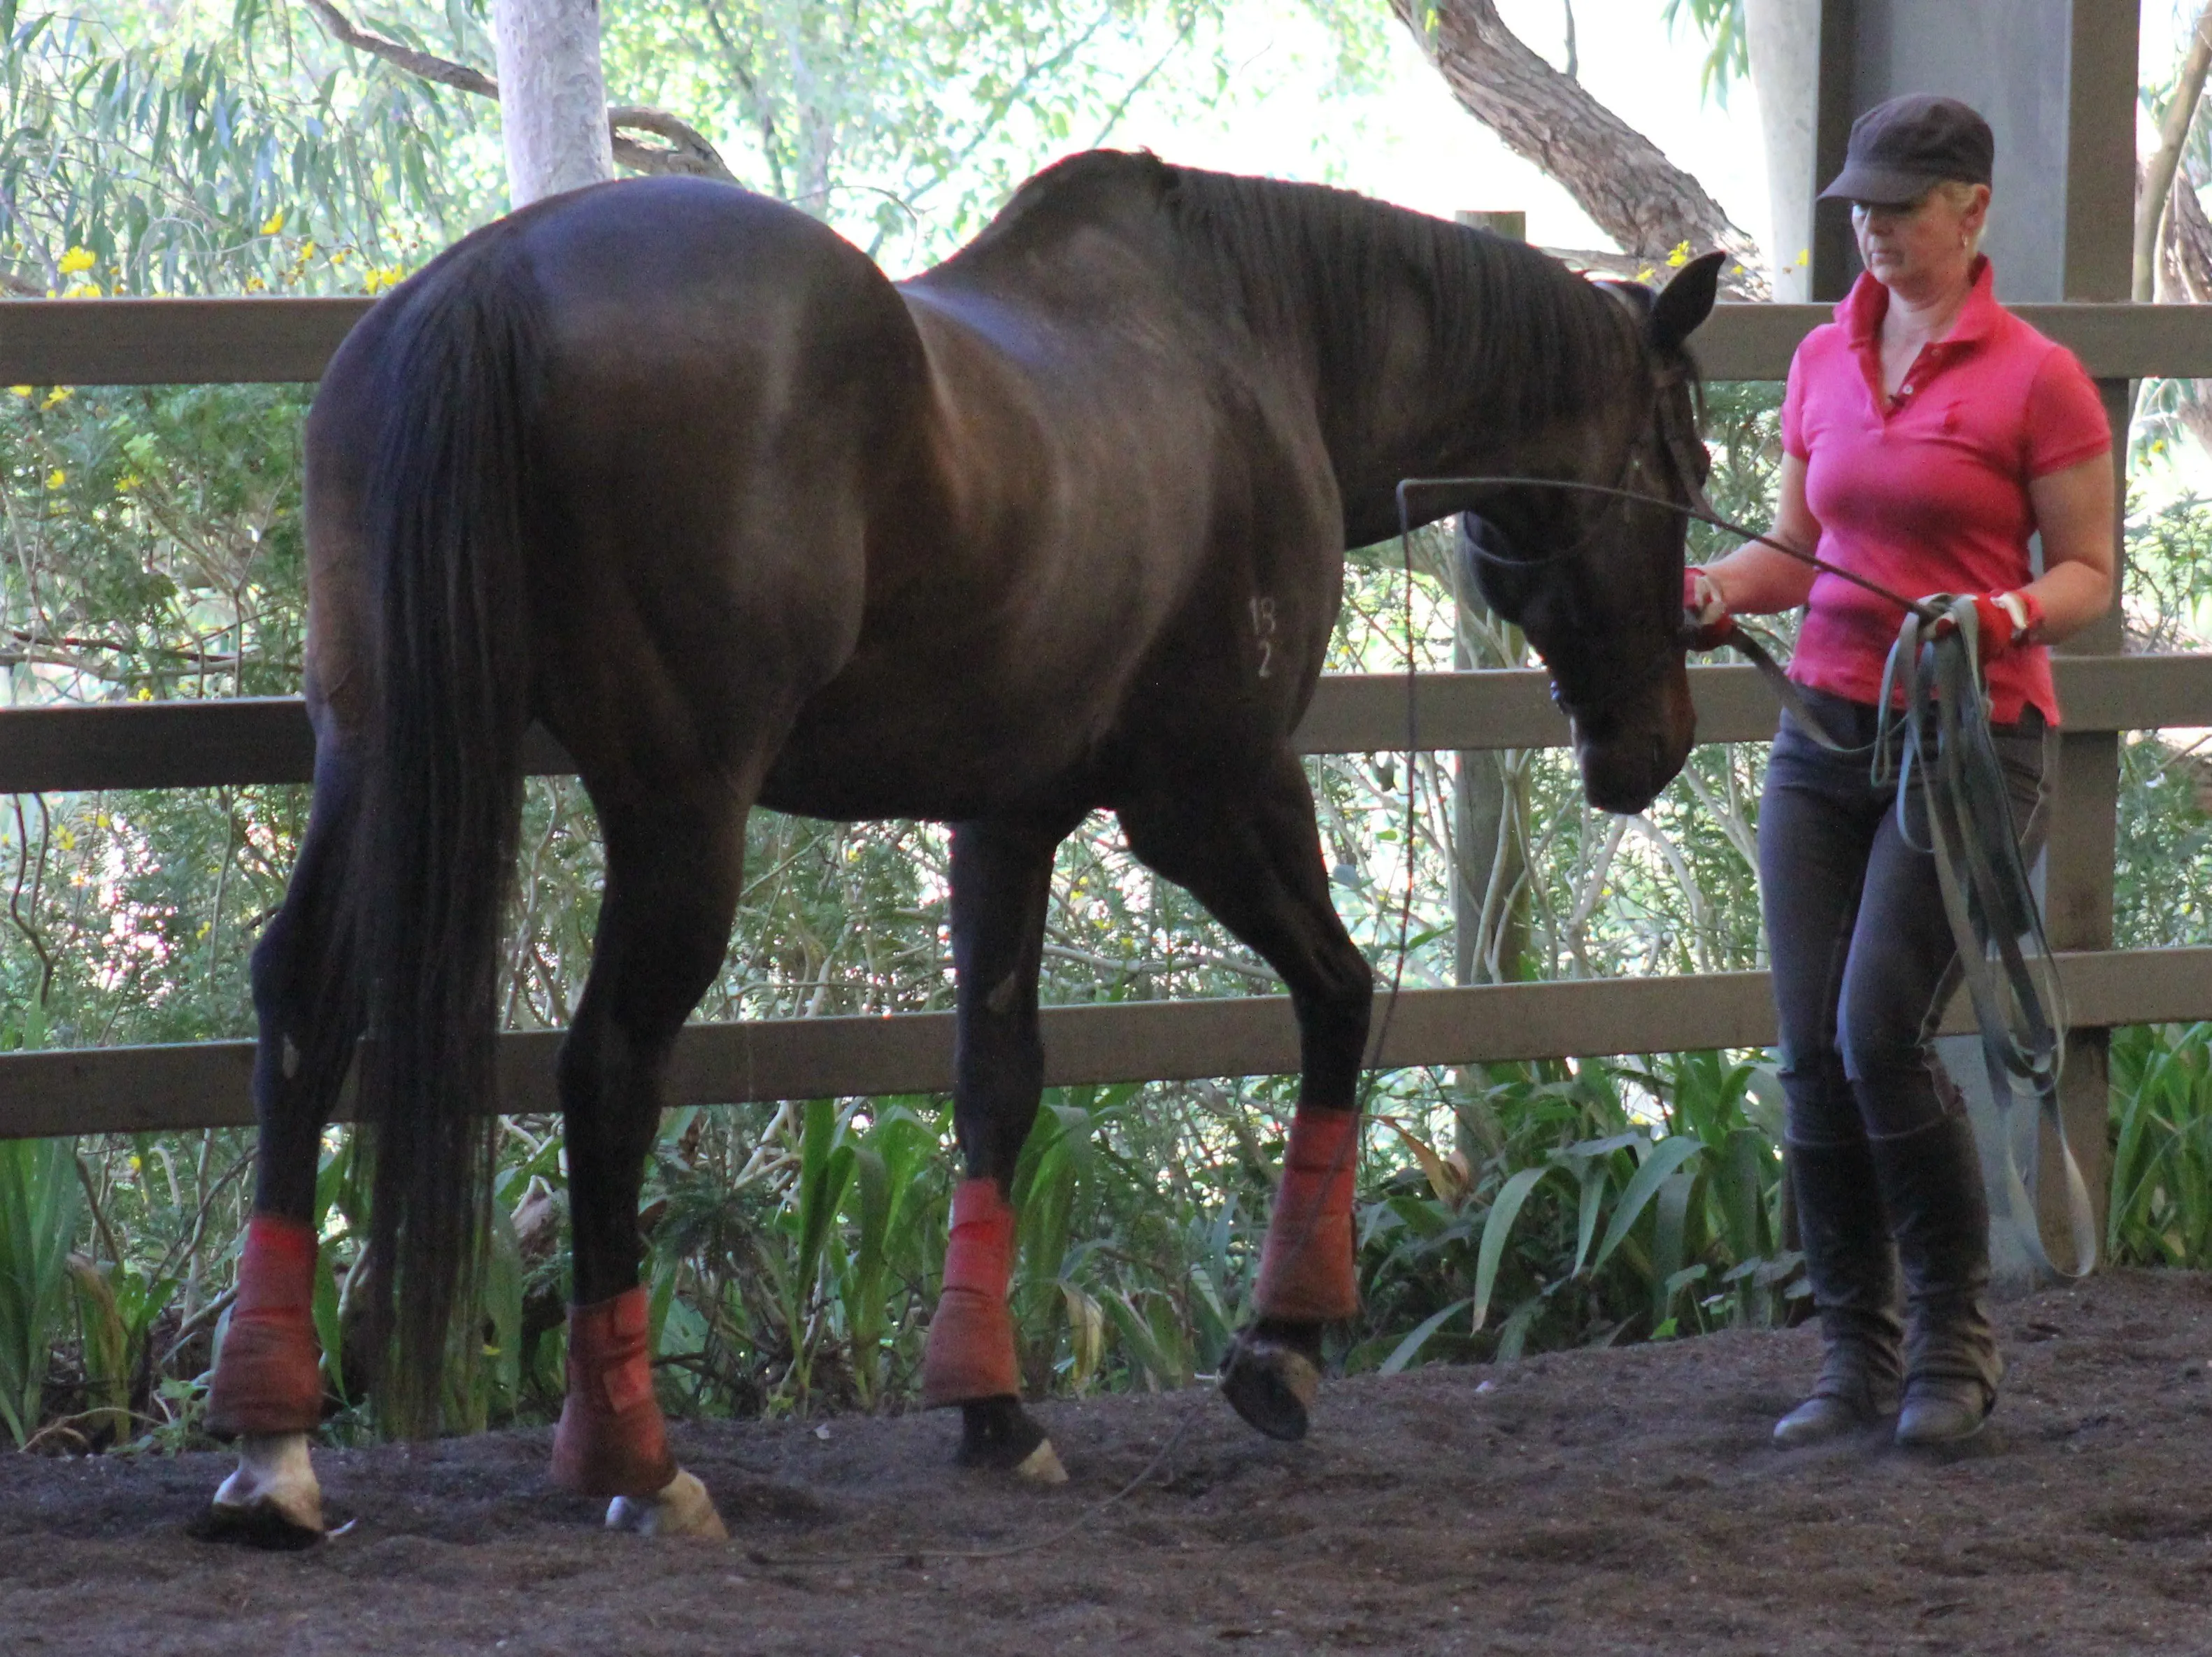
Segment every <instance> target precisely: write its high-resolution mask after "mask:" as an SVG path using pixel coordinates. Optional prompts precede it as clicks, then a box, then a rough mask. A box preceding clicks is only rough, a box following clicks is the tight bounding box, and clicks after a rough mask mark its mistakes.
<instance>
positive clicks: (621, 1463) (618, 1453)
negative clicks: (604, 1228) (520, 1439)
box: [553, 1287, 676, 1496]
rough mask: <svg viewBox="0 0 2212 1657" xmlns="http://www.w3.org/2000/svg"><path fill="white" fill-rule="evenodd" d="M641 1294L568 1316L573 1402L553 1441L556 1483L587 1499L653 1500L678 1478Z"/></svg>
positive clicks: (629, 1293) (575, 1309)
mask: <svg viewBox="0 0 2212 1657" xmlns="http://www.w3.org/2000/svg"><path fill="white" fill-rule="evenodd" d="M649 1322H650V1319H649V1318H648V1315H647V1306H646V1298H645V1290H644V1288H642V1287H640V1288H626V1289H624V1290H623V1292H622V1293H621V1294H619V1295H616V1296H615V1297H614V1298H613V1299H612V1300H609V1301H594V1302H593V1303H592V1305H590V1306H572V1307H569V1308H568V1398H567V1399H566V1400H565V1401H564V1402H563V1403H562V1405H561V1424H560V1426H559V1427H558V1428H556V1429H554V1433H553V1482H554V1483H556V1484H557V1485H559V1486H560V1487H561V1488H562V1489H564V1490H574V1491H575V1492H576V1493H577V1494H578V1495H580V1496H651V1495H653V1493H654V1492H656V1491H658V1490H659V1489H663V1488H664V1487H665V1485H666V1484H667V1483H668V1481H669V1480H670V1479H671V1478H674V1477H676V1458H675V1457H674V1456H671V1454H669V1453H668V1435H667V1429H666V1428H665V1425H664V1424H663V1422H662V1421H661V1418H660V1404H659V1400H658V1399H656V1398H654V1397H653V1356H652V1354H651V1353H650V1351H648V1350H647V1345H648V1343H647V1329H648V1325H649Z"/></svg>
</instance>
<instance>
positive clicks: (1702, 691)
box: [0, 654, 2212, 795]
mask: <svg viewBox="0 0 2212 1657" xmlns="http://www.w3.org/2000/svg"><path fill="white" fill-rule="evenodd" d="M2052 666H2053V668H2054V670H2055V672H2056V674H2057V681H2058V693H2059V698H2060V701H2061V703H2062V704H2063V706H2064V708H2065V710H2066V728H2067V729H2069V730H2071V731H2127V730H2154V729H2157V728H2160V727H2166V726H2199V725H2212V655H2206V654H2197V655H2149V656H2079V657H2070V656H2060V657H2057V658H2056V660H2055V661H2053V663H2052ZM1690 689H1691V693H1692V696H1693V697H1694V698H1696V701H1697V708H1698V740H1699V741H1701V742H1757V741H1763V740H1765V739H1766V738H1768V737H1770V736H1771V735H1773V734H1774V722H1775V717H1776V712H1777V709H1776V704H1775V701H1774V694H1773V692H1772V691H1770V690H1768V689H1767V687H1766V685H1765V681H1763V680H1762V679H1760V678H1759V675H1758V673H1757V672H1756V671H1754V670H1753V669H1752V668H1750V667H1692V668H1691V669H1690ZM1566 740H1567V722H1566V721H1565V719H1564V718H1562V717H1561V716H1560V715H1559V710H1557V709H1556V708H1554V707H1553V705H1552V700H1551V692H1550V689H1549V681H1548V680H1547V679H1546V677H1545V675H1544V673H1542V672H1541V670H1538V669H1531V668H1511V669H1501V670H1495V671H1490V672H1484V673H1418V674H1413V675H1411V676H1410V677H1409V676H1408V675H1407V674H1404V673H1329V674H1325V675H1323V677H1322V681H1321V684H1320V685H1319V686H1318V688H1317V689H1316V691H1315V692H1314V699H1313V705H1312V707H1311V708H1310V709H1309V710H1307V712H1306V716H1305V719H1304V722H1303V723H1301V724H1300V725H1299V727H1298V729H1297V737H1296V741H1297V746H1298V749H1299V751H1300V752H1304V753H1383V752H1407V751H1410V750H1415V749H1452V750H1457V751H1461V752H1469V751H1474V750H1478V749H1486V748H1555V747H1561V746H1565V743H1566ZM523 763H524V766H525V768H526V770H527V771H529V773H530V774H531V775H532V776H533V777H553V776H566V775H568V774H571V773H573V772H574V770H575V767H574V764H573V763H572V762H571V761H570V760H569V758H568V754H567V753H566V752H563V750H562V747H561V745H560V744H559V743H557V742H556V741H555V740H553V738H552V737H551V736H550V735H549V734H547V733H546V732H545V731H544V730H543V729H540V728H532V731H531V733H530V739H529V740H528V741H527V742H526V744H525V746H524V752H523ZM314 764H315V739H314V734H313V732H312V731H311V730H309V729H308V728H307V711H306V709H305V707H304V706H303V704H301V701H300V699H299V698H297V697H238V698H212V699H210V700H208V701H204V702H191V701H180V702H104V703H96V704H63V705H58V706H53V707H39V708H6V709H0V795H6V794H46V793H56V792H63V791H69V792H88V791H91V790H94V789H187V788H219V787H225V786H243V785H246V784H248V783H305V782H307V781H309V780H310V779H311V778H312V777H313V775H314Z"/></svg>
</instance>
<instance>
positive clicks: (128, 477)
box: [115, 472, 146, 495]
mask: <svg viewBox="0 0 2212 1657" xmlns="http://www.w3.org/2000/svg"><path fill="white" fill-rule="evenodd" d="M145 481H146V480H145V479H144V478H141V477H140V476H139V475H138V474H137V472H125V473H124V474H123V475H122V476H121V477H120V478H117V479H116V480H115V492H116V493H117V494H118V495H128V494H129V493H130V492H131V490H134V489H136V488H137V487H138V485H139V484H143V483H144V482H145Z"/></svg>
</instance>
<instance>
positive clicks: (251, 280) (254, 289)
mask: <svg viewBox="0 0 2212 1657" xmlns="http://www.w3.org/2000/svg"><path fill="white" fill-rule="evenodd" d="M268 291H269V284H268V283H265V282H264V281H263V280H262V279H261V278H260V277H246V292H247V293H249V294H265V293H267V292H268Z"/></svg>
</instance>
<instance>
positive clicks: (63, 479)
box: [46, 466, 69, 489]
mask: <svg viewBox="0 0 2212 1657" xmlns="http://www.w3.org/2000/svg"><path fill="white" fill-rule="evenodd" d="M68 481H69V473H67V472H64V471H63V470H62V469H61V468H60V467H59V466H56V467H55V468H54V469H53V470H52V472H48V473H47V474H46V487H47V488H48V489H59V488H60V487H61V486H62V485H63V484H65V483H67V482H68Z"/></svg>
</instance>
